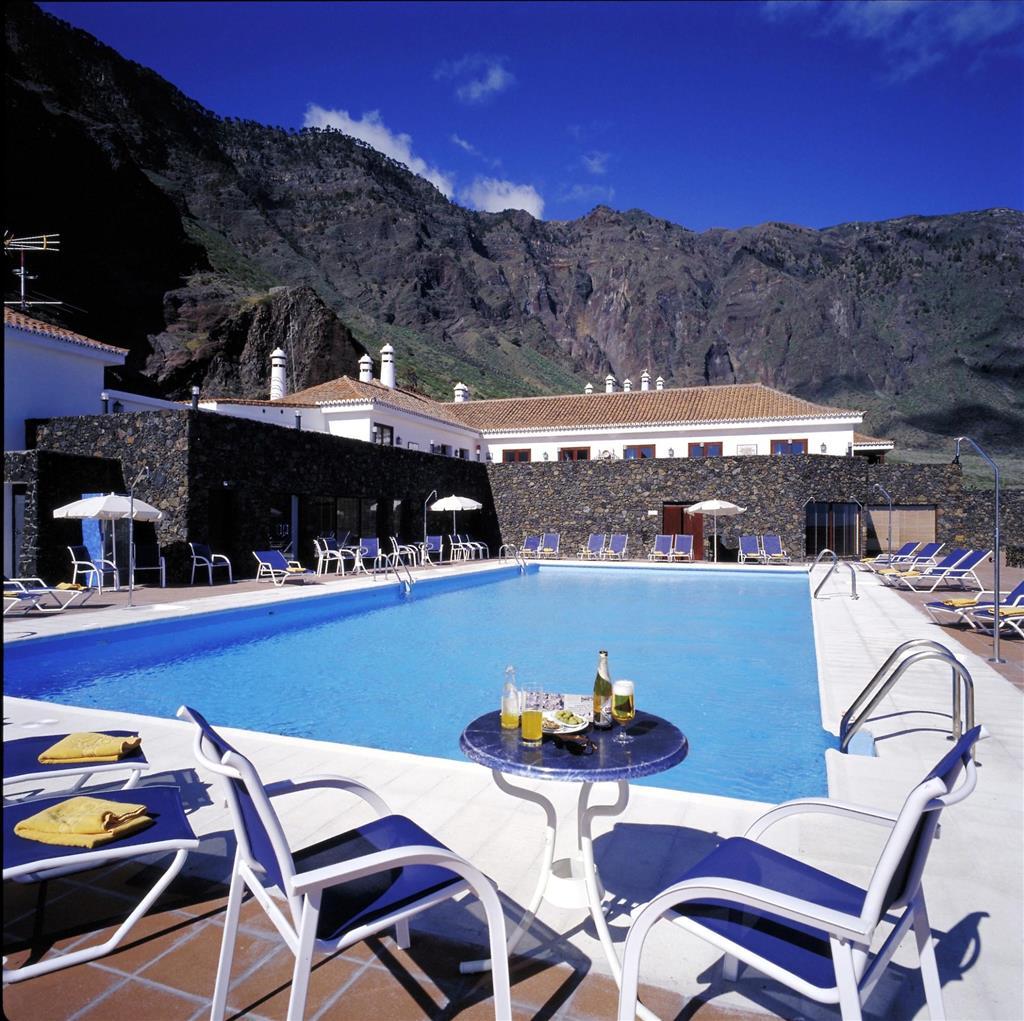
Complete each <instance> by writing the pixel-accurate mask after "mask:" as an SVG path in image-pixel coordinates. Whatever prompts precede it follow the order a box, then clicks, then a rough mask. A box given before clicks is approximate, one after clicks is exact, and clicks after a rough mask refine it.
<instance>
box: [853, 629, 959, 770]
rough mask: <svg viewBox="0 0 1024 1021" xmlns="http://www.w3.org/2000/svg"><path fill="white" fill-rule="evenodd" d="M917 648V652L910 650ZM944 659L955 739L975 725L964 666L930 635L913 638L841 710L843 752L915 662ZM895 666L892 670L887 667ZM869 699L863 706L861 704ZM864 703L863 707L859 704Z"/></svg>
mask: <svg viewBox="0 0 1024 1021" xmlns="http://www.w3.org/2000/svg"><path fill="white" fill-rule="evenodd" d="M913 649H918V650H919V651H917V652H912V651H911V650H913ZM935 659H938V660H945V661H946V662H948V663H949V666H950V670H951V674H952V677H951V680H952V713H951V715H952V736H953V740H954V741H957V740H959V738H960V735H961V734H962V733H963V732H964V727H963V723H964V722H966V728H967V730H970V729H971V728H972V727H973V726H974V681H973V679H972V678H971V675H970V672H969V671H968V670H967V668H966V667H965V666H964V665H963V664H962V663H961V662H960V661H959V660H958V659H957V658H956V656H954V655H953V653H952V652H951V651H950V650H949V649H947V648H946V646H945V645H942V644H941V643H940V642H936V641H932V640H931V639H930V638H912V639H910V641H907V642H904V643H903V644H902V645H898V646H897V647H896V648H895V649H893V651H892V652H891V653H890V654H889V657H888V658H887V659H886V661H885V662H884V663H883V664H882V665H881V666H880V667H879V668H878V670H877V671H876V672H875V675H874V677H872V678H871V680H870V681H868V683H867V684H866V685H865V686H864V688H863V690H862V691H861V692H860V694H859V695H858V696H857V697H856V698H855V699H854V700H853V703H852V704H851V705H850V708H849V709H847V710H846V712H845V713H843V718H842V720H841V721H840V724H839V750H840V751H841V752H846V751H847V750H848V748H849V746H850V742H851V741H852V740H853V736H854V734H856V733H857V731H859V730H860V729H861V727H862V726H863V725H864V724H865V722H867V718H868V716H869V715H870V714H871V713H872V712H873V711H874V709H875V707H876V706H877V705H878V703H879V702H881V701H882V699H883V698H885V696H886V695H887V694H888V693H889V692H890V691H891V690H892V688H893V686H894V685H895V684H896V682H897V681H898V680H899V679H900V678H901V677H902V676H903V675H904V674H905V673H906V672H907V670H908V669H909V668H910V667H912V666H914V664H916V663H921V662H925V661H927V660H935ZM891 667H894V669H892V670H891V672H890V668H891ZM961 692H962V693H963V709H964V715H965V716H966V720H965V721H964V720H961ZM869 698H870V702H868V704H867V705H866V706H864V703H865V702H867V700H868V699H869ZM862 706H864V708H863V709H862V708H861V707H862Z"/></svg>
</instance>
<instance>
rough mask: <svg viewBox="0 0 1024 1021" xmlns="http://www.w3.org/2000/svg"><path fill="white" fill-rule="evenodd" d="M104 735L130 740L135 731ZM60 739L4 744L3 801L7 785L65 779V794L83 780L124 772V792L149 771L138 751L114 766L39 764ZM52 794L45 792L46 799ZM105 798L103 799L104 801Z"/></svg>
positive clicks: (46, 736)
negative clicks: (66, 781) (69, 783)
mask: <svg viewBox="0 0 1024 1021" xmlns="http://www.w3.org/2000/svg"><path fill="white" fill-rule="evenodd" d="M102 733H104V734H109V735H110V736H111V737H133V736H134V735H135V734H136V733H137V731H134V730H104V731H102ZM62 737H67V734H33V735H32V736H31V737H18V738H15V739H14V740H12V741H4V800H5V801H6V800H7V799H8V797H9V795H8V794H7V787H8V786H9V785H11V786H13V785H14V784H22V783H31V782H33V781H37V780H40V781H49V780H53V779H54V778H60V777H64V778H68V779H72V780H73V781H74V782H73V783H72V784H71V785H70V786H69V787H68V788H67V792H68V793H74V792H75V791H80V789H81V787H82V786H83V784H85V783H86V781H87V780H89V779H91V778H93V777H97V776H99V777H100V778H102V779H103V780H107V779H108V778H110V777H112V776H116V774H118V773H125V772H127V774H128V776H127V777H126V779H125V781H124V783H123V784H122V786H121V790H124V791H127V790H130V789H131V788H132V787H134V786H135V785H136V784H137V783H138V782H139V777H140V776H141V775H142V773H143V772H144V771H145V770H147V769H149V762H147V761H146V756H145V755H144V754H143V752H142V749H141V748H140V749H139V750H138V751H137V752H136V753H135V754H134V755H128V756H126V757H125V758H123V759H118V760H117V761H116V762H58V763H52V764H48V765H44V764H43V763H42V762H40V761H39V756H40V755H42V753H43V752H45V751H46V750H47V749H48V748H51V747H53V745H55V744H56V743H57V742H58V741H59V740H60V739H61V738H62ZM50 793H52V791H48V792H47V796H49V794H50ZM105 796H106V795H104V797H105ZM13 797H14V798H15V799H16V800H18V801H19V802H20V801H23V800H27V798H23V797H21V796H20V795H14V796H13Z"/></svg>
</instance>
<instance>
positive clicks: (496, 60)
mask: <svg viewBox="0 0 1024 1021" xmlns="http://www.w3.org/2000/svg"><path fill="white" fill-rule="evenodd" d="M506 64H507V60H506V58H505V57H488V56H484V55H483V54H482V53H471V54H469V55H468V56H465V57H462V58H460V59H459V60H446V61H445V62H444V63H443V64H440V65H439V66H438V67H437V70H435V71H434V77H435V78H438V79H453V80H458V81H459V84H458V85H457V86H456V88H455V95H456V96H457V97H458V98H459V99H461V100H462V101H463V102H464V103H484V102H486V101H487V100H488V99H490V98H491V96H496V95H497V94H498V93H499V92H504V91H505V90H506V89H508V88H510V87H511V86H512V85H514V84H515V81H516V79H515V75H514V74H512V72H511V71H510V70H509V69H508V67H507V66H506Z"/></svg>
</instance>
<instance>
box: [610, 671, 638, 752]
mask: <svg viewBox="0 0 1024 1021" xmlns="http://www.w3.org/2000/svg"><path fill="white" fill-rule="evenodd" d="M635 716H636V700H635V698H634V695H633V682H632V681H615V683H614V684H612V719H613V720H614V721H615V722H616V723H618V724H619V731H618V733H617V734H616V735H615V737H613V738H612V740H613V741H614V742H615V743H616V744H632V743H633V738H631V737H630V736H629V733H628V732H627V731H626V725H627V724H628V723H632V721H633V718H634V717H635Z"/></svg>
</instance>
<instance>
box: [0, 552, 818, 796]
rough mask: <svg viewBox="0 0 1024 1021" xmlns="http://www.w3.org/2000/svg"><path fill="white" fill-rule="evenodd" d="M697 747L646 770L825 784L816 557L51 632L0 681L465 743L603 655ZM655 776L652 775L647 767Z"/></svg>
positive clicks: (567, 687) (802, 787)
mask: <svg viewBox="0 0 1024 1021" xmlns="http://www.w3.org/2000/svg"><path fill="white" fill-rule="evenodd" d="M599 649H607V650H608V651H609V659H610V664H611V670H612V676H613V677H629V678H631V679H633V680H634V681H635V682H636V691H637V704H638V706H639V707H640V708H642V709H646V710H647V711H649V712H654V713H657V714H659V715H661V716H665V717H666V718H668V719H670V720H672V722H674V723H675V724H677V725H678V726H679V727H680V728H681V729H682V730H683V731H684V732H685V733H686V735H687V736H688V737H689V739H690V755H689V757H688V758H687V759H686V761H685V762H684V763H682V764H681V765H679V766H677V767H675V769H673V770H671V771H669V772H667V773H664V774H661V775H660V776H657V777H653V778H651V779H650V780H649V781H647V782H648V783H650V784H651V785H652V786H659V787H670V788H674V789H677V790H689V791H699V792H702V793H709V794H723V795H728V796H732V797H743V798H754V799H757V800H763V801H782V800H785V799H786V798H791V797H796V796H815V795H824V794H826V793H827V785H826V779H825V766H824V755H823V753H824V750H825V748H826V747H834V744H835V739H834V738H833V737H832V736H831V735H829V734H828V733H827V732H825V731H824V730H823V729H822V726H821V714H820V708H819V699H818V679H817V666H816V661H815V655H814V637H813V632H812V625H811V610H810V598H809V592H808V585H807V576H806V575H805V574H800V575H796V574H789V573H784V572H768V571H753V570H748V571H731V572H730V571H715V572H712V571H696V570H694V571H688V570H650V569H644V568H640V567H638V568H602V567H594V566H591V565H587V566H585V567H572V566H557V565H543V566H541V567H540V568H539V569H538V567H536V566H531V569H530V570H529V571H528V572H527V574H525V575H520V574H519V573H518V572H517V571H515V570H514V569H510V570H507V571H496V572H490V573H487V574H480V575H473V576H466V577H462V578H455V579H442V580H433V579H432V580H428V581H423V582H421V583H420V584H418V585H416V587H415V595H414V596H413V598H411V599H404V598H402V597H400V596H399V595H398V594H397V591H396V586H394V585H388V586H386V587H384V586H382V587H381V588H378V589H376V590H371V591H366V592H359V593H347V594H338V595H325V596H318V597H316V598H310V599H298V600H289V601H282V602H280V603H271V604H270V605H264V606H261V607H259V608H251V609H245V610H232V611H223V612H219V613H207V614H201V615H196V616H192V617H184V618H179V619H177V620H170V621H164V622H159V623H157V622H152V623H145V624H138V625H134V626H130V627H121V628H109V629H105V630H103V631H96V632H92V633H89V634H78V635H68V636H62V637H59V638H41V639H33V640H31V641H24V642H18V643H12V644H10V645H7V646H5V648H4V667H5V688H6V691H7V693H8V694H11V695H18V696H22V697H25V698H38V699H44V700H48V701H54V702H62V703H68V704H72V705H80V706H91V707H95V708H105V709H118V710H126V711H131V712H138V713H144V714H148V715H154V716H165V717H169V716H172V715H173V714H174V711H175V710H176V709H177V707H178V706H179V705H180V704H181V703H183V702H184V703H187V704H190V705H194V706H195V707H196V708H197V709H199V710H200V711H202V712H203V713H204V715H206V716H207V717H208V718H209V719H211V720H213V721H215V722H217V723H221V724H225V725H231V726H237V727H245V728H249V729H252V730H260V731H268V732H272V733H279V734H292V735H297V736H302V737H310V738H317V739H321V740H327V741H341V742H345V743H349V744H359V745H368V746H371V747H376V748H384V749H391V750H398V751H406V752H413V753H418V754H423V755H434V756H440V757H444V758H451V759H461V758H462V756H461V753H460V752H459V747H458V738H459V734H460V732H461V730H462V727H463V726H464V725H465V724H466V723H468V722H469V721H470V720H471V719H473V718H475V717H476V716H478V715H480V713H483V712H486V711H488V710H490V709H496V708H497V706H498V699H499V696H500V693H501V685H502V680H503V672H504V668H505V666H506V665H507V664H509V663H512V664H514V665H515V667H516V669H517V671H518V674H519V679H520V682H528V681H537V682H540V683H541V684H543V685H544V687H546V688H548V689H549V690H554V691H569V692H587V691H589V690H590V688H591V686H592V684H593V677H594V671H595V667H596V665H597V652H598V650H599ZM641 782H643V781H641Z"/></svg>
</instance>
